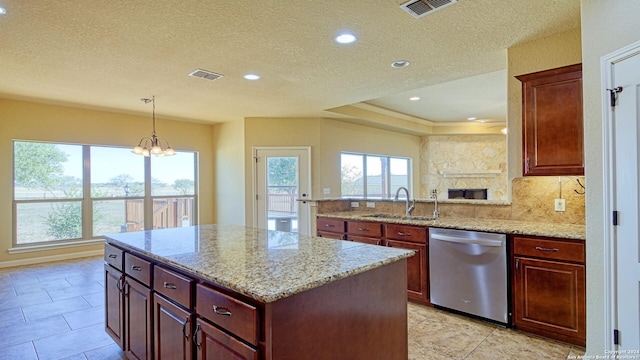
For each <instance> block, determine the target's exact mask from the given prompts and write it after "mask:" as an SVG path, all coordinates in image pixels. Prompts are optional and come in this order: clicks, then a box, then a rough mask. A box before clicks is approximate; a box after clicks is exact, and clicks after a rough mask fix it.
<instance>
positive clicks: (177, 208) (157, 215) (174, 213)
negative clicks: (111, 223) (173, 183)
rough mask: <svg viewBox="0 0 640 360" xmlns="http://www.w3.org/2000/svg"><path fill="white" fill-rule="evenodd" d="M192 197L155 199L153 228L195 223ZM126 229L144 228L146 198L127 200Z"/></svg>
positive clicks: (138, 229)
mask: <svg viewBox="0 0 640 360" xmlns="http://www.w3.org/2000/svg"><path fill="white" fill-rule="evenodd" d="M193 200H194V199H192V198H186V199H185V198H171V199H154V200H153V228H154V229H167V228H175V227H182V226H185V225H192V224H193ZM125 224H126V225H125V228H126V230H125V229H123V230H125V231H127V232H130V231H140V230H143V229H144V200H143V199H135V200H125Z"/></svg>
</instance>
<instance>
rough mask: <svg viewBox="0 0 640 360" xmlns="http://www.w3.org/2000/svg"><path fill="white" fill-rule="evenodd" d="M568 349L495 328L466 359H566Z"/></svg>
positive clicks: (567, 346) (568, 347)
mask: <svg viewBox="0 0 640 360" xmlns="http://www.w3.org/2000/svg"><path fill="white" fill-rule="evenodd" d="M570 349H571V346H570V345H566V344H563V343H556V342H550V341H547V340H544V339H541V338H539V337H534V336H529V335H526V334H524V333H522V332H518V331H515V330H511V329H496V331H494V332H493V333H492V334H491V336H489V337H487V339H486V340H485V341H483V342H482V343H481V344H480V345H478V347H477V348H476V349H475V350H474V351H473V352H472V353H471V354H470V355H469V356H468V357H467V359H468V360H493V359H495V358H496V357H497V358H500V359H518V360H542V359H566V358H567V355H569V350H570Z"/></svg>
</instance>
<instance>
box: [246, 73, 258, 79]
mask: <svg viewBox="0 0 640 360" xmlns="http://www.w3.org/2000/svg"><path fill="white" fill-rule="evenodd" d="M244 78H245V79H247V80H258V79H260V75H258V74H247V75H245V76H244Z"/></svg>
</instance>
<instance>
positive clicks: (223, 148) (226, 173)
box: [208, 121, 251, 225]
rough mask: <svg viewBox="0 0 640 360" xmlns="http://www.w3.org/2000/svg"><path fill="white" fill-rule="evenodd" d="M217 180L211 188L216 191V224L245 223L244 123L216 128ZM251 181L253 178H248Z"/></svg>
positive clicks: (235, 122) (223, 124) (239, 122)
mask: <svg viewBox="0 0 640 360" xmlns="http://www.w3.org/2000/svg"><path fill="white" fill-rule="evenodd" d="M213 133H214V139H213V143H214V144H215V149H216V150H215V152H216V154H215V163H214V168H215V178H214V182H213V183H212V184H210V185H208V186H210V187H211V188H212V190H213V191H214V192H215V198H214V200H213V202H214V204H215V205H214V206H215V214H216V216H215V223H218V224H237V225H244V224H245V212H244V209H245V198H246V196H247V193H245V183H246V179H245V177H244V171H245V170H244V164H245V159H246V157H247V156H249V157H250V156H251V155H250V154H245V148H244V123H243V122H242V121H233V122H227V123H222V124H217V125H215V127H214V132H213ZM249 182H251V178H249Z"/></svg>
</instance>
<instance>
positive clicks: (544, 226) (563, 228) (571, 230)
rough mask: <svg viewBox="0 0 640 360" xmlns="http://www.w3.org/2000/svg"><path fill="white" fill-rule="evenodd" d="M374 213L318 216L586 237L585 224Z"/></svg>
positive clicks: (570, 237)
mask: <svg viewBox="0 0 640 360" xmlns="http://www.w3.org/2000/svg"><path fill="white" fill-rule="evenodd" d="M367 215H369V216H367ZM371 215H372V214H368V213H358V212H339V213H330V214H318V215H317V216H319V217H331V218H339V219H347V220H360V221H376V222H385V223H393V224H407V225H418V226H428V227H439V228H448V229H461V230H473V231H486V232H494V233H502V234H517V235H534V236H547V237H555V238H563V239H577V240H585V226H584V225H574V224H554V223H542V222H532V221H515V220H500V219H465V218H443V217H441V218H439V219H437V220H417V219H403V218H375V217H371Z"/></svg>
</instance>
